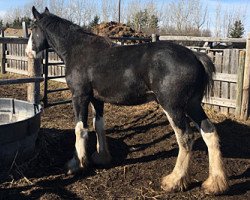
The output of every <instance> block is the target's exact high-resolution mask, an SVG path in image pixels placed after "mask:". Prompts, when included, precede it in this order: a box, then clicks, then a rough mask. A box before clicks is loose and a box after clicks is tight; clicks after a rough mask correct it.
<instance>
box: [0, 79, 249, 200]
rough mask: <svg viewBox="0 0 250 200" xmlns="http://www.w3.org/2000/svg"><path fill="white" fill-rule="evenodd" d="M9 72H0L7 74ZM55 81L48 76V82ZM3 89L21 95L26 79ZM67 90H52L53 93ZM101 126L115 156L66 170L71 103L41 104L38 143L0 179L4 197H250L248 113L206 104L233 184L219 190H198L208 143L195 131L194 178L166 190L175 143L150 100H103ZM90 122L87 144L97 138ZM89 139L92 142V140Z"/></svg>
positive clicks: (70, 151)
mask: <svg viewBox="0 0 250 200" xmlns="http://www.w3.org/2000/svg"><path fill="white" fill-rule="evenodd" d="M9 77H10V76H8V75H7V76H0V78H9ZM56 85H58V84H55V83H52V87H55V86H56ZM0 97H1V98H2V97H14V98H17V99H26V86H25V85H13V86H0ZM66 97H67V98H68V97H69V95H68V94H67V93H65V92H64V93H63V94H53V95H51V96H50V99H51V100H53V99H54V100H56V99H60V98H66ZM105 108H106V109H105V110H106V114H105V122H106V134H107V137H108V144H109V148H110V152H111V154H112V156H113V161H112V164H111V165H110V166H108V167H106V168H96V167H95V166H91V167H90V168H89V170H88V171H87V172H85V173H81V174H78V175H76V176H73V175H72V176H69V175H65V171H64V164H65V163H66V161H68V160H69V159H70V158H71V156H72V154H73V150H74V140H75V138H74V117H73V112H72V105H71V104H66V105H58V106H54V107H51V108H46V109H45V110H44V112H43V115H42V124H41V130H40V132H39V137H38V140H37V151H36V153H35V154H34V155H33V156H32V158H31V159H30V160H28V161H26V162H24V163H22V164H16V165H14V167H13V168H12V170H11V172H10V174H9V176H8V177H6V178H5V179H1V180H0V200H2V199H41V200H49V199H51V200H52V199H53V200H57V199H86V200H89V199H100V200H101V199H138V200H139V199H192V200H193V199H221V200H230V199H240V200H241V199H250V120H248V121H247V122H241V121H239V120H236V119H234V118H233V117H226V116H223V115H221V114H218V113H216V112H214V111H213V110H211V109H206V111H207V113H208V115H209V117H210V118H211V119H212V121H213V122H214V123H215V125H216V127H217V129H218V133H219V135H220V138H221V149H222V154H223V156H224V158H225V165H226V169H227V173H228V176H229V184H230V190H229V191H228V192H227V193H226V194H225V195H221V196H207V195H205V194H204V193H203V191H202V190H201V184H202V182H203V181H204V180H205V179H206V178H207V176H208V156H207V148H206V146H205V143H204V142H203V141H202V139H201V136H200V135H199V134H198V133H196V134H195V136H196V141H195V144H194V150H193V160H192V162H191V175H192V184H191V185H190V187H189V189H188V190H187V191H185V192H177V193H170V194H168V193H165V192H164V191H162V190H161V188H160V182H161V178H162V177H163V176H164V175H167V174H168V173H170V172H171V170H172V169H173V167H174V165H175V161H176V157H177V153H178V145H177V144H176V139H175V136H174V133H173V130H172V128H171V127H170V125H169V123H168V121H167V118H166V117H165V115H164V114H163V112H162V110H161V108H160V107H158V106H157V104H155V103H149V104H145V105H142V106H135V107H118V106H113V105H109V104H107V105H105ZM89 124H90V133H89V135H90V139H89V144H90V145H89V146H90V147H89V152H91V151H93V147H94V146H95V142H94V141H95V134H94V132H93V131H91V130H93V128H92V125H91V124H92V123H91V119H90V121H89ZM91 147H92V148H91Z"/></svg>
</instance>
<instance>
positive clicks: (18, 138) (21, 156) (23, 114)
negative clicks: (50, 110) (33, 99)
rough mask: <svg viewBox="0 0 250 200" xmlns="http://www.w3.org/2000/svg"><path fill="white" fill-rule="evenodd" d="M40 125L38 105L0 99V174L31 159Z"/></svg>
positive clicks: (39, 107) (39, 108)
mask: <svg viewBox="0 0 250 200" xmlns="http://www.w3.org/2000/svg"><path fill="white" fill-rule="evenodd" d="M40 123H41V106H40V105H35V104H32V103H29V102H26V101H21V100H16V99H10V98H0V174H1V173H6V170H7V171H8V170H9V169H10V167H11V164H12V163H13V162H14V161H15V162H22V161H24V160H25V159H28V158H29V157H31V155H32V153H33V152H34V150H35V142H36V139H37V136H38V132H39V129H40Z"/></svg>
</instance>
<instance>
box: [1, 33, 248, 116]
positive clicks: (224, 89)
mask: <svg viewBox="0 0 250 200" xmlns="http://www.w3.org/2000/svg"><path fill="white" fill-rule="evenodd" d="M248 38H250V35H249V37H248ZM5 39H6V38H5ZM113 39H115V40H120V41H123V40H125V39H126V38H113ZM159 39H160V40H169V41H177V42H181V41H187V40H188V41H202V42H231V43H242V44H246V49H211V48H208V47H197V46H191V47H189V48H191V49H192V50H194V51H203V52H206V53H207V54H208V55H209V56H210V58H211V59H212V61H213V62H214V64H215V67H216V74H215V75H214V77H213V79H214V90H213V92H212V94H211V96H210V97H209V98H207V99H204V100H203V102H204V103H206V104H208V105H209V106H211V107H213V108H214V109H215V110H218V111H220V112H222V113H225V114H228V113H230V114H234V115H236V116H237V117H241V118H243V119H247V118H248V117H249V73H250V72H249V71H250V70H249V65H250V63H249V62H250V56H249V54H250V44H249V39H247V40H246V39H220V38H200V37H180V36H179V37H176V36H160V37H159ZM13 40H14V39H12V41H11V42H6V40H5V44H7V45H4V44H2V48H1V49H2V51H1V52H0V53H1V54H0V59H1V60H2V62H0V63H2V65H1V69H2V70H1V72H12V73H19V74H25V75H27V74H28V71H27V68H28V65H27V58H26V57H25V52H24V50H25V47H26V43H27V39H26V40H25V39H16V42H13ZM129 40H131V38H129ZM147 40H149V39H147ZM154 40H155V39H154ZM147 42H149V41H147ZM1 43H3V42H1V37H0V45H1ZM121 43H124V42H121ZM43 56H46V55H45V54H44V55H43ZM47 60H48V61H47V62H46V59H45V57H44V59H43V63H42V64H43V66H44V67H43V68H44V69H45V67H48V68H47V70H48V74H47V76H59V77H60V76H64V75H65V66H64V65H63V63H62V61H61V60H60V58H59V57H58V56H57V55H56V54H55V53H54V52H49V53H48V59H47ZM59 80H60V81H63V82H64V81H65V79H63V78H60V79H59Z"/></svg>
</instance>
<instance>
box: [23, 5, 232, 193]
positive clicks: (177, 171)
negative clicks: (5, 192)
mask: <svg viewBox="0 0 250 200" xmlns="http://www.w3.org/2000/svg"><path fill="white" fill-rule="evenodd" d="M32 12H33V15H34V18H35V22H34V27H33V28H32V34H31V36H30V38H29V42H28V46H27V49H26V52H27V54H28V56H33V57H34V56H36V53H38V52H40V51H42V50H44V49H46V48H48V47H52V48H53V49H54V50H55V51H56V52H57V54H58V55H59V56H60V57H61V58H62V59H63V60H64V62H65V65H66V81H67V84H68V87H69V88H70V90H71V92H72V102H73V107H74V113H75V119H76V128H75V134H76V142H75V149H76V152H75V156H74V157H73V158H72V159H71V160H70V161H69V162H68V164H67V166H68V172H69V173H75V172H77V171H78V170H81V169H84V168H85V167H86V165H87V163H88V158H87V156H86V151H85V149H86V142H87V137H88V132H87V131H88V124H87V116H88V105H89V104H90V103H91V105H92V108H93V110H94V111H95V117H94V120H93V122H94V127H95V130H96V133H97V151H96V152H95V153H94V154H93V155H92V156H91V159H92V161H93V162H94V163H96V164H108V163H109V162H110V161H111V157H110V154H109V150H108V147H107V144H106V137H105V133H104V120H103V107H104V102H108V103H112V104H117V105H138V104H142V103H146V102H148V101H150V100H155V101H157V102H158V103H159V104H160V105H161V106H162V108H163V110H164V112H165V113H166V115H167V117H168V120H169V122H170V124H171V126H172V127H173V130H174V132H175V135H176V138H177V142H178V145H179V154H178V158H177V162H176V165H175V167H174V169H173V171H172V173H171V174H170V175H168V176H166V177H164V178H163V180H162V188H163V189H164V190H166V191H176V190H177V191H178V190H184V189H186V188H187V186H188V184H189V183H190V179H189V161H190V157H191V150H192V145H193V141H194V137H193V133H192V131H191V128H190V125H189V119H191V120H192V121H193V122H194V123H195V124H196V126H197V128H198V130H199V131H200V132H201V134H202V137H203V139H204V141H205V143H206V145H207V147H208V153H209V177H208V179H207V180H206V181H205V182H204V183H203V188H204V189H205V191H206V192H207V193H213V194H218V193H222V192H224V191H225V190H226V189H227V188H228V184H227V178H226V175H225V172H224V168H223V163H222V158H221V153H220V149H219V139H218V135H217V133H216V129H215V127H214V125H213V124H212V123H211V122H210V120H209V119H208V117H207V116H206V114H205V112H204V111H203V109H202V107H201V100H202V98H203V96H204V94H207V93H208V92H209V89H211V88H210V86H211V85H212V74H213V72H214V71H215V68H214V65H213V63H212V62H211V61H210V59H209V58H208V57H207V56H206V55H205V54H201V53H195V52H192V51H191V50H189V49H187V48H185V47H183V46H180V45H177V44H174V43H170V42H156V43H147V44H140V45H134V46H114V45H113V44H112V42H111V41H110V40H109V39H107V38H104V37H100V36H97V35H95V34H92V33H88V32H85V31H84V30H83V29H82V28H81V27H80V26H77V25H75V24H73V23H72V22H70V21H67V20H65V19H62V18H60V17H58V16H56V15H53V14H51V13H50V12H49V10H48V9H47V8H46V9H45V11H44V12H43V13H39V12H38V11H37V10H36V9H35V7H33V8H32Z"/></svg>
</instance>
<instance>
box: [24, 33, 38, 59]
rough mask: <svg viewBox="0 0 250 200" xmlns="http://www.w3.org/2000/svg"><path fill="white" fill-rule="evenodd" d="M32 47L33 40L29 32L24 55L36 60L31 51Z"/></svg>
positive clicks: (33, 52)
mask: <svg viewBox="0 0 250 200" xmlns="http://www.w3.org/2000/svg"><path fill="white" fill-rule="evenodd" d="M32 46H33V40H32V32H31V34H30V37H29V41H28V44H27V47H26V49H25V53H26V54H27V56H28V57H29V58H36V52H35V51H34V50H33V49H32Z"/></svg>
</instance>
